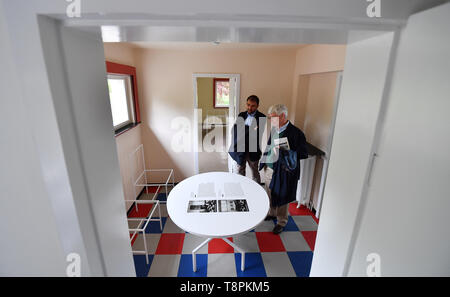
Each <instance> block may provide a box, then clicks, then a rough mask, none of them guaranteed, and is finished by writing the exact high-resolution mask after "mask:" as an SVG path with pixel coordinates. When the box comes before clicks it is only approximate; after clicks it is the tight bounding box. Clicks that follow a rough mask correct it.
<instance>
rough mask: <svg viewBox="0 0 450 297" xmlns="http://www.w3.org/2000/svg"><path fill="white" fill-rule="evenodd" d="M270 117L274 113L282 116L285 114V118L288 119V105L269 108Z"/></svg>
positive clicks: (276, 105)
mask: <svg viewBox="0 0 450 297" xmlns="http://www.w3.org/2000/svg"><path fill="white" fill-rule="evenodd" d="M267 113H268V114H269V115H270V114H272V113H275V114H276V115H280V114H282V113H284V116H285V117H286V118H287V116H288V109H287V107H286V105H284V104H275V105H272V106H271V107H269V111H268V112H267Z"/></svg>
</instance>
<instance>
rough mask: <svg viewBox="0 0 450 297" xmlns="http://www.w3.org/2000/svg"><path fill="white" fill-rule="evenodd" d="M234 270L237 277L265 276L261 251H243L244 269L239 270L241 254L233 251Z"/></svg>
mask: <svg viewBox="0 0 450 297" xmlns="http://www.w3.org/2000/svg"><path fill="white" fill-rule="evenodd" d="M234 259H235V263H236V272H237V276H238V277H266V276H267V275H266V269H265V268H264V262H263V260H262V257H261V253H245V269H244V271H242V270H241V254H240V253H235V254H234Z"/></svg>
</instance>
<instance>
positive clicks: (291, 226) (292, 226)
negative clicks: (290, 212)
mask: <svg viewBox="0 0 450 297" xmlns="http://www.w3.org/2000/svg"><path fill="white" fill-rule="evenodd" d="M283 231H300V230H299V229H298V227H297V224H296V223H295V221H294V219H292V217H291V216H289V218H288V222H287V224H286V226H285V227H284V230H283Z"/></svg>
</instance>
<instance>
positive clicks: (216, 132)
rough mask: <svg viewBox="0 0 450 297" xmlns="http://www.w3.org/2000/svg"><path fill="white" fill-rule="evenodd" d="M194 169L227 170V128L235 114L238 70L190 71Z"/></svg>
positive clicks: (228, 168)
mask: <svg viewBox="0 0 450 297" xmlns="http://www.w3.org/2000/svg"><path fill="white" fill-rule="evenodd" d="M193 90H194V123H196V129H194V142H193V143H194V155H195V159H194V167H195V173H196V174H198V173H205V172H212V171H228V172H231V168H232V163H231V159H230V157H229V155H228V148H229V146H230V140H231V133H230V129H231V127H232V126H233V124H234V122H235V121H236V118H237V113H238V108H239V95H240V75H239V74H214V73H209V74H194V75H193Z"/></svg>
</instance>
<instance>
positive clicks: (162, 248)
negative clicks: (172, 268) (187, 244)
mask: <svg viewBox="0 0 450 297" xmlns="http://www.w3.org/2000/svg"><path fill="white" fill-rule="evenodd" d="M184 235H185V234H184V233H167V234H161V238H160V239H159V243H158V247H157V248H156V252H155V254H157V255H174V254H175V255H176V254H181V253H182V251H183V243H184Z"/></svg>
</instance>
